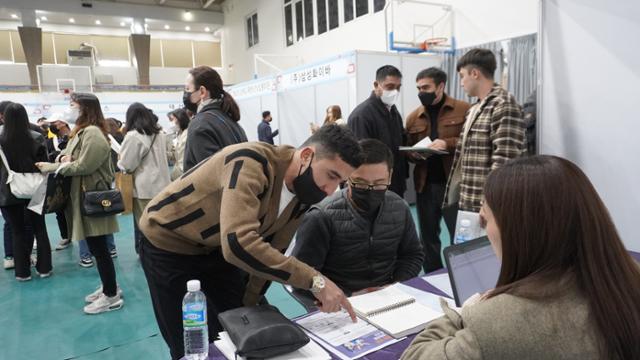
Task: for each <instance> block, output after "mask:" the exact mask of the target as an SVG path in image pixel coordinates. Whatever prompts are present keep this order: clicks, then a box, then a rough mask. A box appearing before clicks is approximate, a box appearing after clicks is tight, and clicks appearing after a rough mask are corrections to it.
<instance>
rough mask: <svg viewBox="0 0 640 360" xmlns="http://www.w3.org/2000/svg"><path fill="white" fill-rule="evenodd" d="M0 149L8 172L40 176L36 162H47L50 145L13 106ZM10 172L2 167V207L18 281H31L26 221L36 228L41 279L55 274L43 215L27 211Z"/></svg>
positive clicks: (30, 241)
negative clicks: (12, 184)
mask: <svg viewBox="0 0 640 360" xmlns="http://www.w3.org/2000/svg"><path fill="white" fill-rule="evenodd" d="M0 146H1V147H2V151H3V152H4V154H5V156H6V158H7V162H8V165H9V169H11V170H12V171H15V172H18V173H37V172H38V168H37V167H36V163H37V162H40V161H47V156H48V155H47V145H46V142H45V138H44V137H43V136H42V134H40V133H37V132H35V131H31V130H30V127H29V116H28V115H27V111H26V110H25V108H24V106H22V105H20V104H17V103H11V104H9V105H8V106H6V108H5V110H4V126H3V128H2V133H1V134H0ZM7 177H8V169H6V168H5V166H4V165H2V166H1V168H0V207H2V210H3V211H2V213H3V215H5V220H6V221H7V222H8V223H9V224H10V229H11V237H12V240H13V244H12V245H13V260H14V265H15V270H14V271H15V276H16V280H18V281H28V280H31V261H30V255H31V248H32V245H33V235H32V234H28V233H27V231H25V221H28V222H29V223H30V224H31V226H32V227H33V234H35V237H36V243H37V245H38V246H37V262H36V271H37V272H38V274H39V275H40V277H43V278H44V277H49V276H50V275H51V274H52V269H53V267H52V265H51V245H50V244H49V236H48V234H47V226H46V224H45V221H44V214H43V215H39V214H36V213H35V212H33V211H31V210H28V209H27V205H28V203H29V200H24V199H18V198H16V197H15V196H13V194H12V193H11V188H10V185H8V184H7Z"/></svg>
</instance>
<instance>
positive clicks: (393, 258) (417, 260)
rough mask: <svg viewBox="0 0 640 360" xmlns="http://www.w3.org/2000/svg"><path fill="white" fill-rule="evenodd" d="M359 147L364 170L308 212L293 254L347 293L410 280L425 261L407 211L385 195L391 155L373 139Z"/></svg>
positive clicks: (393, 197) (401, 202)
mask: <svg viewBox="0 0 640 360" xmlns="http://www.w3.org/2000/svg"><path fill="white" fill-rule="evenodd" d="M360 145H361V147H362V165H360V167H359V168H358V169H356V171H354V172H353V173H352V174H351V177H350V178H349V181H348V185H349V186H348V187H346V188H345V189H342V190H341V191H339V192H337V193H335V194H333V195H331V196H330V197H328V198H326V199H325V200H323V201H322V202H321V203H319V204H317V205H315V206H313V207H312V208H311V210H309V212H308V213H307V214H306V215H305V218H304V220H303V222H302V224H301V225H300V227H299V228H298V233H297V235H296V245H295V247H294V249H293V252H292V255H293V256H295V257H296V258H298V259H299V260H301V261H302V262H305V263H307V264H309V265H310V266H312V267H314V268H315V269H316V270H318V271H321V272H322V273H323V274H324V275H325V276H327V277H329V278H330V279H331V280H332V281H334V282H335V283H336V284H337V285H338V286H339V287H340V288H342V289H343V290H344V291H345V293H347V294H353V293H356V292H361V291H363V290H364V291H370V290H373V289H372V288H378V287H382V286H386V285H388V284H391V283H394V282H398V281H404V280H408V279H411V278H413V277H415V276H417V275H418V274H419V273H420V268H421V267H422V261H423V256H424V255H423V252H422V244H421V242H420V239H419V238H418V235H417V234H416V226H415V224H414V222H413V218H412V217H411V213H410V211H409V206H408V205H407V203H406V202H405V201H404V200H403V199H402V198H401V197H400V196H398V195H397V194H395V193H393V192H392V191H387V189H388V188H389V184H390V182H391V172H392V169H393V154H392V153H391V150H389V148H388V147H387V146H386V145H385V144H384V143H382V142H380V141H378V140H374V139H366V140H361V141H360Z"/></svg>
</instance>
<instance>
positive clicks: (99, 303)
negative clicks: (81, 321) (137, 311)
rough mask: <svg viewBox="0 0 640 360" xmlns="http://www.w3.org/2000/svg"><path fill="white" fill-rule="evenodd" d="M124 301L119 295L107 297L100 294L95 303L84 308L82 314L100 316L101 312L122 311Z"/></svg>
mask: <svg viewBox="0 0 640 360" xmlns="http://www.w3.org/2000/svg"><path fill="white" fill-rule="evenodd" d="M123 305H124V300H122V298H120V296H119V295H117V294H116V296H112V297H109V296H107V295H105V294H100V296H98V299H96V301H94V302H92V303H91V304H89V305H87V306H85V307H84V312H85V313H86V314H90V315H96V314H101V313H103V312H108V311H114V310H120V309H122V306H123Z"/></svg>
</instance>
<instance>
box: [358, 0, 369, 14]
mask: <svg viewBox="0 0 640 360" xmlns="http://www.w3.org/2000/svg"><path fill="white" fill-rule="evenodd" d="M368 12H369V0H356V17H360V16H362V15H367V13H368Z"/></svg>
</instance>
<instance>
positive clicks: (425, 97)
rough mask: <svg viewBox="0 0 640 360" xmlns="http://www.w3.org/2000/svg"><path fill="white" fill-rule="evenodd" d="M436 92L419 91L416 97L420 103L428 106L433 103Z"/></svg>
mask: <svg viewBox="0 0 640 360" xmlns="http://www.w3.org/2000/svg"><path fill="white" fill-rule="evenodd" d="M436 97H437V96H436V93H435V92H423V91H420V92H419V93H418V98H419V99H420V102H421V103H422V105H423V106H424V107H427V106H430V105H432V104H433V101H434V100H435V99H436Z"/></svg>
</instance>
